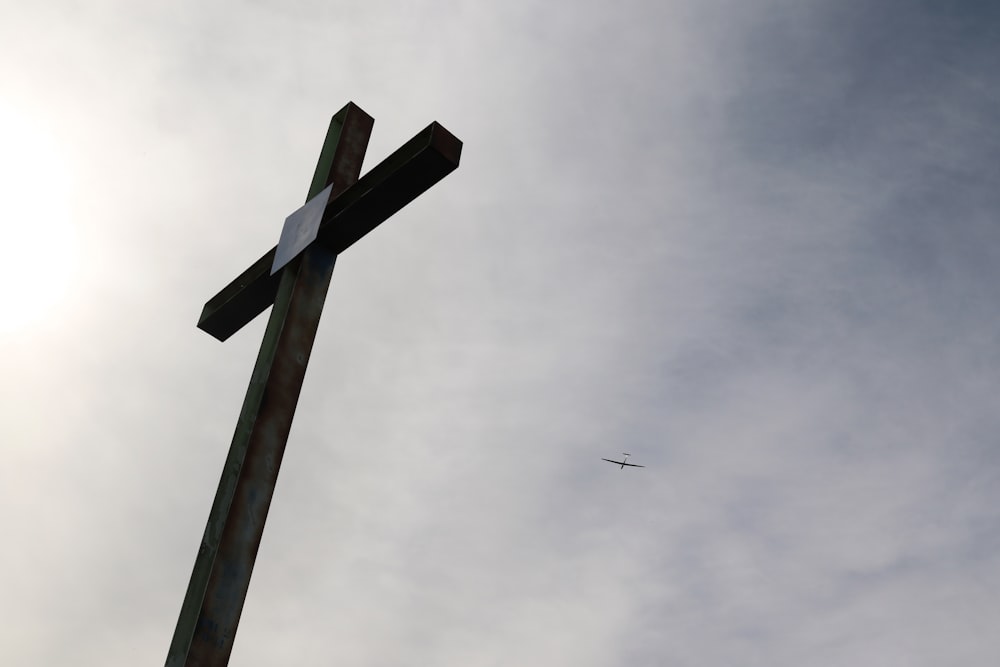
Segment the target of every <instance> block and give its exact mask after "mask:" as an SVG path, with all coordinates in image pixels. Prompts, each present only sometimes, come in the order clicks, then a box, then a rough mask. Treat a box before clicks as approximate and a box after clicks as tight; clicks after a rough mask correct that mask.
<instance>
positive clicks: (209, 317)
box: [198, 122, 462, 340]
mask: <svg viewBox="0 0 1000 667" xmlns="http://www.w3.org/2000/svg"><path fill="white" fill-rule="evenodd" d="M461 155H462V142H461V141H460V140H459V139H457V138H456V137H455V135H453V134H452V133H451V132H449V131H448V130H446V129H445V128H444V127H442V126H441V125H439V124H438V123H436V122H434V123H431V124H430V125H428V126H427V128H426V129H424V130H423V131H422V132H420V133H419V134H417V135H416V136H415V137H413V138H412V139H410V140H409V141H408V142H406V143H405V144H403V146H401V147H400V148H399V149H398V150H397V151H396V152H394V153H393V154H392V155H390V156H389V157H387V158H386V159H384V160H383V161H382V162H381V163H379V164H378V166H376V167H375V168H374V169H372V170H371V171H369V172H368V173H367V174H365V175H364V176H362V177H361V179H360V180H358V182H357V183H355V184H354V185H353V186H351V187H349V188H348V189H347V190H345V191H344V192H343V193H341V194H340V195H339V196H337V197H335V198H333V199H331V200H330V202H329V204H328V205H327V207H326V210H325V212H324V213H323V221H322V222H321V223H320V228H319V235H318V238H317V243H321V244H322V245H324V246H325V247H327V248H329V249H330V250H332V251H333V252H334V253H338V254H339V253H341V252H343V251H344V250H346V249H347V248H349V247H350V246H351V245H352V244H354V243H355V242H357V241H358V240H359V239H360V238H361V237H362V236H364V235H365V234H367V233H368V232H370V231H371V230H373V229H375V227H377V226H378V225H380V224H382V223H383V222H385V221H386V220H387V219H388V218H389V217H390V216H392V214H393V213H395V212H396V211H398V210H399V209H401V208H403V207H404V206H406V205H407V204H408V203H410V202H411V201H413V200H414V199H416V198H417V197H418V196H419V195H420V194H421V193H422V192H424V191H425V190H428V189H429V188H430V187H431V186H433V185H434V184H435V183H437V182H438V181H440V180H441V179H442V178H444V177H445V176H447V175H448V174H449V173H451V172H452V171H454V170H455V169H456V168H457V167H458V163H459V159H460V157H461ZM275 249H276V248H271V250H269V251H268V252H267V253H266V254H265V255H264V256H263V257H261V258H260V259H259V260H257V261H256V262H254V263H253V265H251V266H250V268H249V269H247V270H246V271H244V272H243V273H242V274H240V276H239V277H237V278H236V280H234V281H232V282H231V283H229V285H227V286H226V287H225V288H223V289H222V291H220V292H219V293H218V294H216V295H215V296H214V297H212V298H211V299H209V300H208V302H207V303H206V304H205V308H204V309H203V310H202V313H201V318H200V319H199V320H198V328H199V329H201V330H202V331H205V332H206V333H209V334H211V335H212V336H214V337H215V338H217V339H219V340H226V339H227V338H229V337H230V336H231V335H233V334H234V333H235V332H236V331H238V330H239V329H241V328H242V327H243V326H244V325H246V324H247V323H248V322H250V321H251V320H253V319H254V318H255V317H257V315H259V314H260V313H262V312H263V311H264V310H266V309H267V308H268V306H270V305H271V304H272V303H274V297H275V295H276V294H277V291H278V284H279V281H280V272H279V274H276V275H274V276H272V275H271V273H270V272H271V263H272V262H273V260H274V252H275Z"/></svg>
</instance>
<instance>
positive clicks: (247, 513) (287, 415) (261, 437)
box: [166, 103, 374, 667]
mask: <svg viewBox="0 0 1000 667" xmlns="http://www.w3.org/2000/svg"><path fill="white" fill-rule="evenodd" d="M373 124H374V120H373V119H372V117H371V116H369V115H368V114H366V113H365V112H364V111H362V110H361V109H360V108H359V107H357V106H356V105H354V104H353V103H351V104H348V105H347V106H345V107H344V108H343V109H341V110H340V111H339V112H338V113H337V114H336V115H335V116H334V117H333V120H332V121H331V123H330V129H329V132H328V133H327V137H326V141H325V142H324V144H323V149H322V151H321V152H320V158H319V162H318V164H317V167H316V172H315V174H314V176H313V181H312V184H311V187H310V189H309V195H308V197H307V198H306V199H307V201H308V200H309V199H312V198H313V197H314V196H315V195H316V194H318V193H320V192H321V191H323V190H324V189H325V188H326V187H327V186H328V185H330V184H331V183H332V184H333V188H332V190H331V192H330V200H332V199H334V198H335V197H337V196H338V195H339V194H341V193H342V192H343V191H344V190H346V189H348V188H349V187H350V186H351V185H353V184H354V183H355V182H356V181H357V180H358V178H359V176H360V174H361V163H362V160H363V159H364V154H365V150H366V149H367V146H368V139H369V137H370V136H371V131H372V126H373ZM336 257H337V255H336V252H335V251H334V250H332V249H329V248H328V247H326V246H324V245H322V244H318V243H313V244H312V245H310V246H309V247H308V248H306V250H305V251H303V252H302V254H301V255H299V256H298V257H296V258H295V259H293V260H292V261H291V262H289V263H288V264H287V265H286V266H285V267H284V268H283V269H281V272H280V273H281V275H280V278H277V276H276V278H277V279H278V281H279V282H278V289H277V295H276V296H275V298H274V303H273V307H272V310H271V315H270V318H269V320H268V323H267V329H266V331H265V333H264V340H263V343H262V344H261V348H260V352H259V354H258V356H257V362H256V365H255V366H254V370H253V374H252V376H251V380H250V386H249V388H248V389H247V395H246V399H245V400H244V403H243V408H242V410H241V412H240V417H239V421H238V423H237V427H236V432H235V434H234V436H233V441H232V445H231V446H230V449H229V455H228V457H227V459H226V464H225V468H224V469H223V473H222V478H221V480H220V481H219V487H218V490H217V492H216V495H215V500H214V502H213V504H212V509H211V512H210V514H209V518H208V524H207V526H206V528H205V534H204V537H203V538H202V542H201V546H200V547H199V549H198V555H197V558H196V560H195V565H194V570H193V572H192V574H191V580H190V583H189V584H188V589H187V593H186V594H185V597H184V602H183V604H182V606H181V613H180V617H179V619H178V621H177V626H176V629H175V631H174V636H173V639H172V641H171V644H170V649H169V652H168V655H167V661H166V665H167V666H168V667H179V666H181V665H184V666H185V667H194V666H195V665H198V666H204V667H207V666H210V665H212V666H216V665H226V664H227V663H228V661H229V656H230V653H231V652H232V649H233V640H234V638H235V635H236V628H237V625H238V623H239V619H240V614H241V612H242V610H243V603H244V600H245V599H246V594H247V589H248V587H249V584H250V575H251V572H252V570H253V565H254V560H255V559H256V556H257V550H258V548H259V546H260V541H261V536H262V534H263V530H264V520H265V518H266V517H267V511H268V508H269V507H270V503H271V497H272V495H273V494H274V487H275V483H276V481H277V477H278V468H279V466H280V464H281V457H282V454H283V453H284V449H285V443H286V442H287V439H288V433H289V430H290V428H291V424H292V417H293V415H294V413H295V404H296V401H297V399H298V396H299V392H300V390H301V388H302V381H303V378H304V377H305V371H306V365H307V363H308V360H309V354H310V352H311V350H312V345H313V341H314V339H315V336H316V331H317V328H318V326H319V320H320V315H321V313H322V311H323V302H324V299H325V297H326V293H327V290H328V289H329V285H330V280H331V277H332V275H333V267H334V263H335V261H336Z"/></svg>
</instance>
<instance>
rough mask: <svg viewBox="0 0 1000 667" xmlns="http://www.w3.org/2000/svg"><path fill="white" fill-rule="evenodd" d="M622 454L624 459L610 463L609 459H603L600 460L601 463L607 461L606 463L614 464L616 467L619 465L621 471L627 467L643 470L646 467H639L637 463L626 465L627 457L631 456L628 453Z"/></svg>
mask: <svg viewBox="0 0 1000 667" xmlns="http://www.w3.org/2000/svg"><path fill="white" fill-rule="evenodd" d="M622 454H623V455H624V456H625V458H624V459H622V460H621V461H612V460H611V459H604V458H602V459H601V460H602V461H607V462H608V463H614V464H616V465H620V466H621V469H622V470H625V466H629V467H631V468H645V467H646V466H641V465H639V464H638V463H626V461H628V457H630V456H632V455H631V454H629V453H628V452H622Z"/></svg>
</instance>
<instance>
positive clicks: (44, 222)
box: [0, 102, 77, 334]
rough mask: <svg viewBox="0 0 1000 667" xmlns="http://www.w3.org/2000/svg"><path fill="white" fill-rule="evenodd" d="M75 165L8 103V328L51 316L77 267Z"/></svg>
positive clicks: (3, 128)
mask: <svg viewBox="0 0 1000 667" xmlns="http://www.w3.org/2000/svg"><path fill="white" fill-rule="evenodd" d="M69 176H70V174H69V169H68V165H67V163H66V159H65V157H64V154H63V151H61V150H60V149H59V146H58V145H57V143H56V142H55V140H54V139H53V138H52V136H51V135H50V134H49V133H47V132H46V131H45V130H44V128H42V127H39V126H38V125H37V124H36V123H34V122H32V120H31V119H30V118H28V117H27V116H26V115H24V114H19V113H17V112H16V111H14V110H13V109H10V108H8V107H6V106H5V105H4V104H3V102H0V229H2V230H3V250H4V252H3V254H2V256H0V294H2V295H3V302H2V303H0V334H2V333H9V332H12V331H19V330H23V329H27V328H29V327H31V326H32V325H34V324H36V323H38V322H39V321H41V320H42V319H45V318H47V317H50V316H51V315H52V314H53V313H54V312H55V308H56V306H57V305H58V303H59V302H60V300H61V299H62V298H63V297H64V296H65V294H66V292H67V288H68V287H69V281H70V280H72V275H73V273H74V268H75V267H74V263H75V260H76V252H75V251H76V245H77V244H76V240H75V238H74V229H73V225H72V223H71V219H70V205H69V204H70V202H69V187H70V184H69V182H68V178H69Z"/></svg>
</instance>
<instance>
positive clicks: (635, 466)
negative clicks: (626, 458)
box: [604, 459, 646, 468]
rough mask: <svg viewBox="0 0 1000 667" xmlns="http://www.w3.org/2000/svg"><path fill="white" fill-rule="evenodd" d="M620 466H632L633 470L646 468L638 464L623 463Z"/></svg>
mask: <svg viewBox="0 0 1000 667" xmlns="http://www.w3.org/2000/svg"><path fill="white" fill-rule="evenodd" d="M604 460H605V461H607V459H604ZM621 465H623V466H632V467H633V468H645V467H646V466H641V465H639V464H638V463H624V462H623V463H622V464H621Z"/></svg>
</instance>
